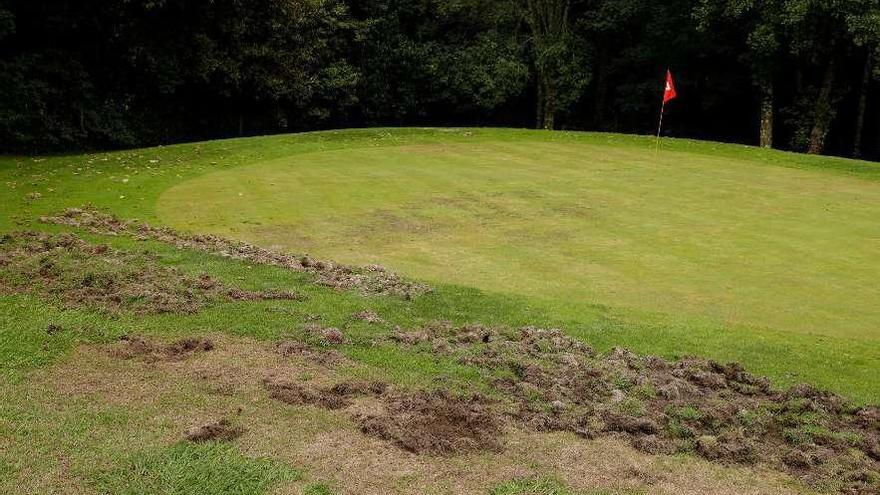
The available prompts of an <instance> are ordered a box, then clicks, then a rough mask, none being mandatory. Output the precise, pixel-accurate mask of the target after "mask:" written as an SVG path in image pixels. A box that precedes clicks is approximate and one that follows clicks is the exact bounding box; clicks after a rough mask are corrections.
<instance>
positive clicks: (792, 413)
mask: <svg viewBox="0 0 880 495" xmlns="http://www.w3.org/2000/svg"><path fill="white" fill-rule="evenodd" d="M391 340H392V341H394V342H398V343H399V344H400V345H404V346H408V347H411V348H412V350H414V351H417V352H419V351H420V352H430V353H440V354H444V355H448V356H453V357H456V358H457V359H458V360H459V361H460V362H462V363H465V364H469V365H472V366H476V367H478V368H481V369H482V370H484V372H485V373H487V374H490V376H491V374H494V375H495V376H501V377H503V378H498V379H496V380H495V383H494V385H495V388H496V389H497V390H498V391H499V392H500V393H501V394H502V395H503V396H504V397H506V398H507V399H509V401H510V404H511V406H510V407H509V409H508V411H507V413H508V414H509V415H510V416H511V417H512V418H513V419H514V420H515V421H516V422H517V423H519V424H521V425H524V426H526V427H528V428H531V429H534V430H537V431H544V432H550V431H571V432H574V433H576V434H578V435H580V436H581V437H584V438H595V437H598V436H617V437H622V438H626V439H628V440H629V441H630V443H631V444H632V445H633V446H635V447H636V448H638V449H640V450H642V451H645V452H649V453H665V454H673V453H677V452H694V453H696V454H699V455H701V456H703V457H705V458H707V459H711V460H714V461H720V462H726V463H741V464H754V463H758V464H764V465H768V466H770V467H772V468H775V469H778V470H782V471H785V472H787V473H790V474H792V475H795V476H796V477H799V478H801V479H802V480H804V481H806V482H807V483H808V484H810V485H811V486H814V487H817V488H821V489H831V490H840V491H843V492H846V493H876V492H877V490H878V489H880V455H878V454H880V446H878V438H880V410H878V409H877V408H876V407H856V406H853V405H851V404H849V403H848V402H847V401H846V400H845V399H843V398H842V397H839V396H837V395H834V394H832V393H829V392H824V391H820V390H816V389H815V388H813V387H811V386H808V385H798V386H795V387H792V388H790V389H788V390H776V389H774V388H773V387H771V385H770V382H769V380H767V379H766V378H763V377H757V376H754V375H752V374H750V373H748V372H746V371H745V370H744V369H743V368H742V366H740V365H738V364H736V363H729V364H721V363H717V362H714V361H710V360H705V359H699V358H692V357H690V358H685V359H682V360H680V361H675V362H672V361H667V360H664V359H661V358H658V357H654V356H638V355H636V354H633V353H631V352H629V351H627V350H625V349H619V348H617V349H614V350H613V351H612V352H610V353H608V354H606V355H598V354H597V353H596V352H594V351H593V349H591V348H590V347H589V346H587V345H585V344H583V343H581V342H578V341H576V340H574V339H572V338H569V337H567V336H566V335H565V334H564V333H563V332H562V331H560V330H546V329H539V328H534V327H526V328H522V329H520V330H511V329H496V328H490V327H485V326H481V325H466V326H462V327H456V326H453V325H450V324H448V323H443V322H439V323H435V324H432V325H428V326H426V327H422V328H417V329H413V330H409V331H402V330H400V331H397V332H396V333H395V334H394V335H393V336H392V337H391Z"/></svg>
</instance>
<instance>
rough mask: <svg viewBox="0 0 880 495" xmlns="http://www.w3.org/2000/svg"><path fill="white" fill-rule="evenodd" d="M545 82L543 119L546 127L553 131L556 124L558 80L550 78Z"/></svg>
mask: <svg viewBox="0 0 880 495" xmlns="http://www.w3.org/2000/svg"><path fill="white" fill-rule="evenodd" d="M544 82H545V84H544V104H543V105H544V115H543V116H542V117H541V120H542V123H543V127H544V129H545V130H548V131H552V130H553V129H554V128H555V125H556V82H555V81H553V80H552V79H550V78H547V79H545V81H544Z"/></svg>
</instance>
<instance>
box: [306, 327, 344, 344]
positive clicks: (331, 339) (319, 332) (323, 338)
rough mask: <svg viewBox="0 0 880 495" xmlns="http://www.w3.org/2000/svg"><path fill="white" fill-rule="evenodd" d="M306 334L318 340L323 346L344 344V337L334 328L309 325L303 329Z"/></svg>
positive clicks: (340, 331)
mask: <svg viewBox="0 0 880 495" xmlns="http://www.w3.org/2000/svg"><path fill="white" fill-rule="evenodd" d="M304 330H305V332H306V333H308V334H310V335H312V336H313V337H315V338H317V339H319V340H320V342H321V345H323V346H332V345H339V344H344V343H345V335H344V334H343V333H342V330H340V329H338V328H336V327H325V326H322V325H319V324H317V323H309V324H307V325H306V326H305V327H304Z"/></svg>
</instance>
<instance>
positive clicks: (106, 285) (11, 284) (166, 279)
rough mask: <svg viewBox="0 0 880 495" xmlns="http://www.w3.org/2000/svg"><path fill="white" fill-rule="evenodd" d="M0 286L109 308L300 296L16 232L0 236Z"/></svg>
mask: <svg viewBox="0 0 880 495" xmlns="http://www.w3.org/2000/svg"><path fill="white" fill-rule="evenodd" d="M0 290H4V291H6V292H21V293H34V294H37V295H41V296H48V297H56V298H59V299H60V300H61V302H62V304H63V305H65V306H67V307H81V306H87V307H92V308H96V309H101V310H106V311H109V312H118V311H123V310H125V311H132V312H135V313H140V314H155V313H194V312H196V311H198V310H199V309H201V308H203V307H204V306H206V305H208V304H210V303H212V302H215V301H221V300H232V301H240V300H244V301H254V300H263V299H288V300H289V299H299V298H300V296H299V295H297V294H295V293H292V292H286V291H267V292H252V291H246V290H241V289H237V288H234V287H228V286H226V285H224V284H222V283H220V282H219V281H217V280H215V279H213V278H211V277H209V276H207V275H201V276H193V275H188V274H185V273H183V272H181V271H180V270H177V269H175V268H173V267H169V266H164V265H162V264H161V263H160V262H159V260H158V259H157V258H156V257H155V256H154V255H152V254H150V253H146V252H138V253H134V252H124V251H118V250H115V249H112V248H110V247H108V246H106V245H102V244H90V243H87V242H85V241H83V240H82V239H80V238H78V237H76V236H74V235H71V234H56V235H51V234H43V233H32V232H18V233H14V234H8V235H4V236H2V237H0Z"/></svg>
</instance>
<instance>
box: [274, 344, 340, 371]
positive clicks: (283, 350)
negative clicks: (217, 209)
mask: <svg viewBox="0 0 880 495" xmlns="http://www.w3.org/2000/svg"><path fill="white" fill-rule="evenodd" d="M275 352H276V353H278V354H280V355H282V356H285V357H301V358H304V359H308V360H310V361H313V362H315V363H318V364H320V365H322V366H326V367H330V368H332V367H335V366H339V365H341V364H343V363H345V362H347V361H348V358H346V357H345V356H343V355H342V354H340V353H339V352H337V351H336V350H334V349H316V348H314V347H312V346H311V345H309V344H307V343H305V342H301V341H298V340H283V341H281V342H278V343H276V344H275Z"/></svg>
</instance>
